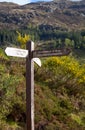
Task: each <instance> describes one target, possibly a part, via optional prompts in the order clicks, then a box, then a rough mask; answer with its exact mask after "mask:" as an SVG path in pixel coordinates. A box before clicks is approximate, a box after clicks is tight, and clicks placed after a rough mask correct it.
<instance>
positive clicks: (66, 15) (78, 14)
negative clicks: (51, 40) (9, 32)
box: [0, 0, 85, 30]
mask: <svg viewBox="0 0 85 130" xmlns="http://www.w3.org/2000/svg"><path fill="white" fill-rule="evenodd" d="M29 24H33V25H34V26H40V25H50V26H52V27H54V28H62V29H63V28H64V29H68V30H71V29H76V30H81V29H85V0H82V1H80V2H73V1H70V0H55V1H51V2H37V3H30V4H26V5H23V6H20V5H18V4H14V3H7V2H0V28H10V29H14V28H26V27H27V26H28V25H29Z"/></svg>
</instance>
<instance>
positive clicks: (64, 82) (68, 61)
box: [35, 56, 85, 94]
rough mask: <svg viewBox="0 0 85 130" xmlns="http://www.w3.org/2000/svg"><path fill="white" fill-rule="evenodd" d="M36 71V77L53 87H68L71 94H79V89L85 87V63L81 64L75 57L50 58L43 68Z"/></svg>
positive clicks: (81, 89)
mask: <svg viewBox="0 0 85 130" xmlns="http://www.w3.org/2000/svg"><path fill="white" fill-rule="evenodd" d="M35 72H36V73H35V79H36V80H38V81H42V82H43V83H44V84H47V85H48V86H49V87H50V88H51V89H58V88H59V87H62V86H64V87H66V88H67V89H68V92H69V94H77V93H79V90H80V92H81V91H83V89H84V85H85V69H84V65H80V64H79V62H78V61H77V60H76V59H74V58H73V57H69V56H64V57H53V58H48V59H47V60H45V62H44V63H43V66H42V68H39V69H37V71H36V70H35ZM38 76H39V77H40V78H38Z"/></svg>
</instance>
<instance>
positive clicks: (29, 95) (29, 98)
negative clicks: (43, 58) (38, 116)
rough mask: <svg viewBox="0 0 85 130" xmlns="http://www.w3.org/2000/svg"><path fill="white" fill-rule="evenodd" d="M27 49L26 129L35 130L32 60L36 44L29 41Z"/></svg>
mask: <svg viewBox="0 0 85 130" xmlns="http://www.w3.org/2000/svg"><path fill="white" fill-rule="evenodd" d="M26 49H27V50H28V52H29V54H28V56H27V58H26V127H27V130H34V62H33V60H32V51H33V50H34V43H33V42H31V41H29V42H28V43H27V44H26Z"/></svg>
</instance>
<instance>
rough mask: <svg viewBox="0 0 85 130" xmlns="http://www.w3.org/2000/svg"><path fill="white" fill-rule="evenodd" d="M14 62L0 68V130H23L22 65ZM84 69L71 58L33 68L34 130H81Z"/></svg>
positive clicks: (50, 60) (84, 104)
mask: <svg viewBox="0 0 85 130" xmlns="http://www.w3.org/2000/svg"><path fill="white" fill-rule="evenodd" d="M14 60H15V59H14ZM16 60H17V62H15V63H14V62H13V58H12V61H11V59H9V60H8V59H5V60H4V62H1V64H0V77H1V80H0V106H1V107H0V129H1V130H3V129H4V130H7V129H11V130H17V129H18V130H25V123H26V114H25V111H26V107H25V106H26V105H25V103H26V101H25V99H26V95H25V89H26V88H25V87H26V86H25V64H23V63H22V62H20V60H18V59H17V58H16ZM84 68H85V65H84V63H83V64H82V65H81V64H80V63H79V62H78V61H77V60H76V59H75V58H73V57H72V56H64V57H53V58H47V59H42V67H41V68H39V67H38V66H37V65H36V64H35V130H56V129H58V130H84V129H85V109H84V108H85V69H84Z"/></svg>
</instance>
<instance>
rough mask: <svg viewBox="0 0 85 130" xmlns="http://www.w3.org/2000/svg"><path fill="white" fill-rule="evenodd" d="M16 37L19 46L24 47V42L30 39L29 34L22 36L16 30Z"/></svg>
mask: <svg viewBox="0 0 85 130" xmlns="http://www.w3.org/2000/svg"><path fill="white" fill-rule="evenodd" d="M17 34H18V37H17V40H18V42H19V43H20V44H21V48H25V46H26V43H27V42H28V41H29V40H30V35H26V34H25V35H24V36H22V35H21V34H20V33H19V32H18V31H17Z"/></svg>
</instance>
